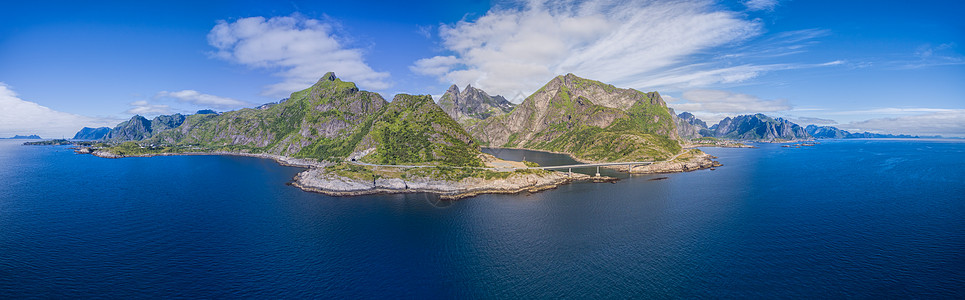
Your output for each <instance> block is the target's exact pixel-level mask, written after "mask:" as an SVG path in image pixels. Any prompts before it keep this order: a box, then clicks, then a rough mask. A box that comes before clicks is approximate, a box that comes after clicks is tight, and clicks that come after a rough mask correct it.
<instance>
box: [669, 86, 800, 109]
mask: <svg viewBox="0 0 965 300" xmlns="http://www.w3.org/2000/svg"><path fill="white" fill-rule="evenodd" d="M682 98H683V100H686V101H687V102H680V101H676V99H675V101H674V102H672V103H670V104H669V105H670V106H671V107H673V109H674V110H677V111H689V112H692V113H697V112H700V113H715V114H747V113H759V112H775V111H787V110H790V109H791V108H792V106H791V104H790V103H788V101H787V100H784V99H778V100H764V99H760V98H758V97H755V96H752V95H748V94H740V93H733V92H729V91H721V90H692V91H687V92H685V93H684V94H683V97H682Z"/></svg>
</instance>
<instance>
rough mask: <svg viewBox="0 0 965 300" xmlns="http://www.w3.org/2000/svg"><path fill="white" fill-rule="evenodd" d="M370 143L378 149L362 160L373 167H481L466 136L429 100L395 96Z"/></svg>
mask: <svg viewBox="0 0 965 300" xmlns="http://www.w3.org/2000/svg"><path fill="white" fill-rule="evenodd" d="M369 139H370V140H371V141H373V142H374V143H375V144H377V147H376V151H375V153H373V154H370V155H369V156H367V157H365V159H364V160H365V161H368V162H372V163H378V164H390V165H401V164H425V163H428V164H439V165H444V166H470V167H481V166H482V165H483V164H482V161H480V160H479V158H478V155H479V154H480V152H479V150H478V148H476V146H475V145H472V143H474V142H473V141H472V138H471V137H470V136H469V133H467V132H466V131H465V130H464V129H463V128H462V127H461V126H459V124H458V123H456V121H455V120H453V119H452V118H451V117H449V115H447V114H446V113H445V112H444V111H442V109H441V108H439V106H438V105H436V104H435V103H433V102H432V98H431V97H429V96H413V95H398V96H396V97H395V99H393V100H392V103H391V104H389V106H388V107H387V108H386V110H385V112H384V113H382V115H381V116H379V118H378V119H376V121H375V123H374V124H373V126H372V129H371V130H370V132H369Z"/></svg>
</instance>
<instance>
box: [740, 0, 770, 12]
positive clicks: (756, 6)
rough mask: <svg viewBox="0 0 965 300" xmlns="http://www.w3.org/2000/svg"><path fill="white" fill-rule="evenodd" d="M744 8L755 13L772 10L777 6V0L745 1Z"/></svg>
mask: <svg viewBox="0 0 965 300" xmlns="http://www.w3.org/2000/svg"><path fill="white" fill-rule="evenodd" d="M744 6H747V10H751V11H757V10H774V7H775V6H777V0H747V1H744Z"/></svg>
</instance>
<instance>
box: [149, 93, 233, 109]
mask: <svg viewBox="0 0 965 300" xmlns="http://www.w3.org/2000/svg"><path fill="white" fill-rule="evenodd" d="M154 97H155V98H174V99H177V100H178V101H181V102H187V103H191V104H194V105H198V106H204V107H207V108H221V109H235V108H239V107H243V106H246V105H249V104H250V103H248V102H244V101H241V100H235V99H231V98H225V97H218V96H215V95H208V94H202V93H200V92H198V91H195V90H182V91H177V92H168V91H162V92H159V93H157V95H155V96H154Z"/></svg>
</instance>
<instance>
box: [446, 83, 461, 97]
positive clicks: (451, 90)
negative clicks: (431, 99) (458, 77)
mask: <svg viewBox="0 0 965 300" xmlns="http://www.w3.org/2000/svg"><path fill="white" fill-rule="evenodd" d="M446 93H451V94H454V95H458V94H459V86H457V85H455V84H453V85H451V86H449V89H448V90H446Z"/></svg>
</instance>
